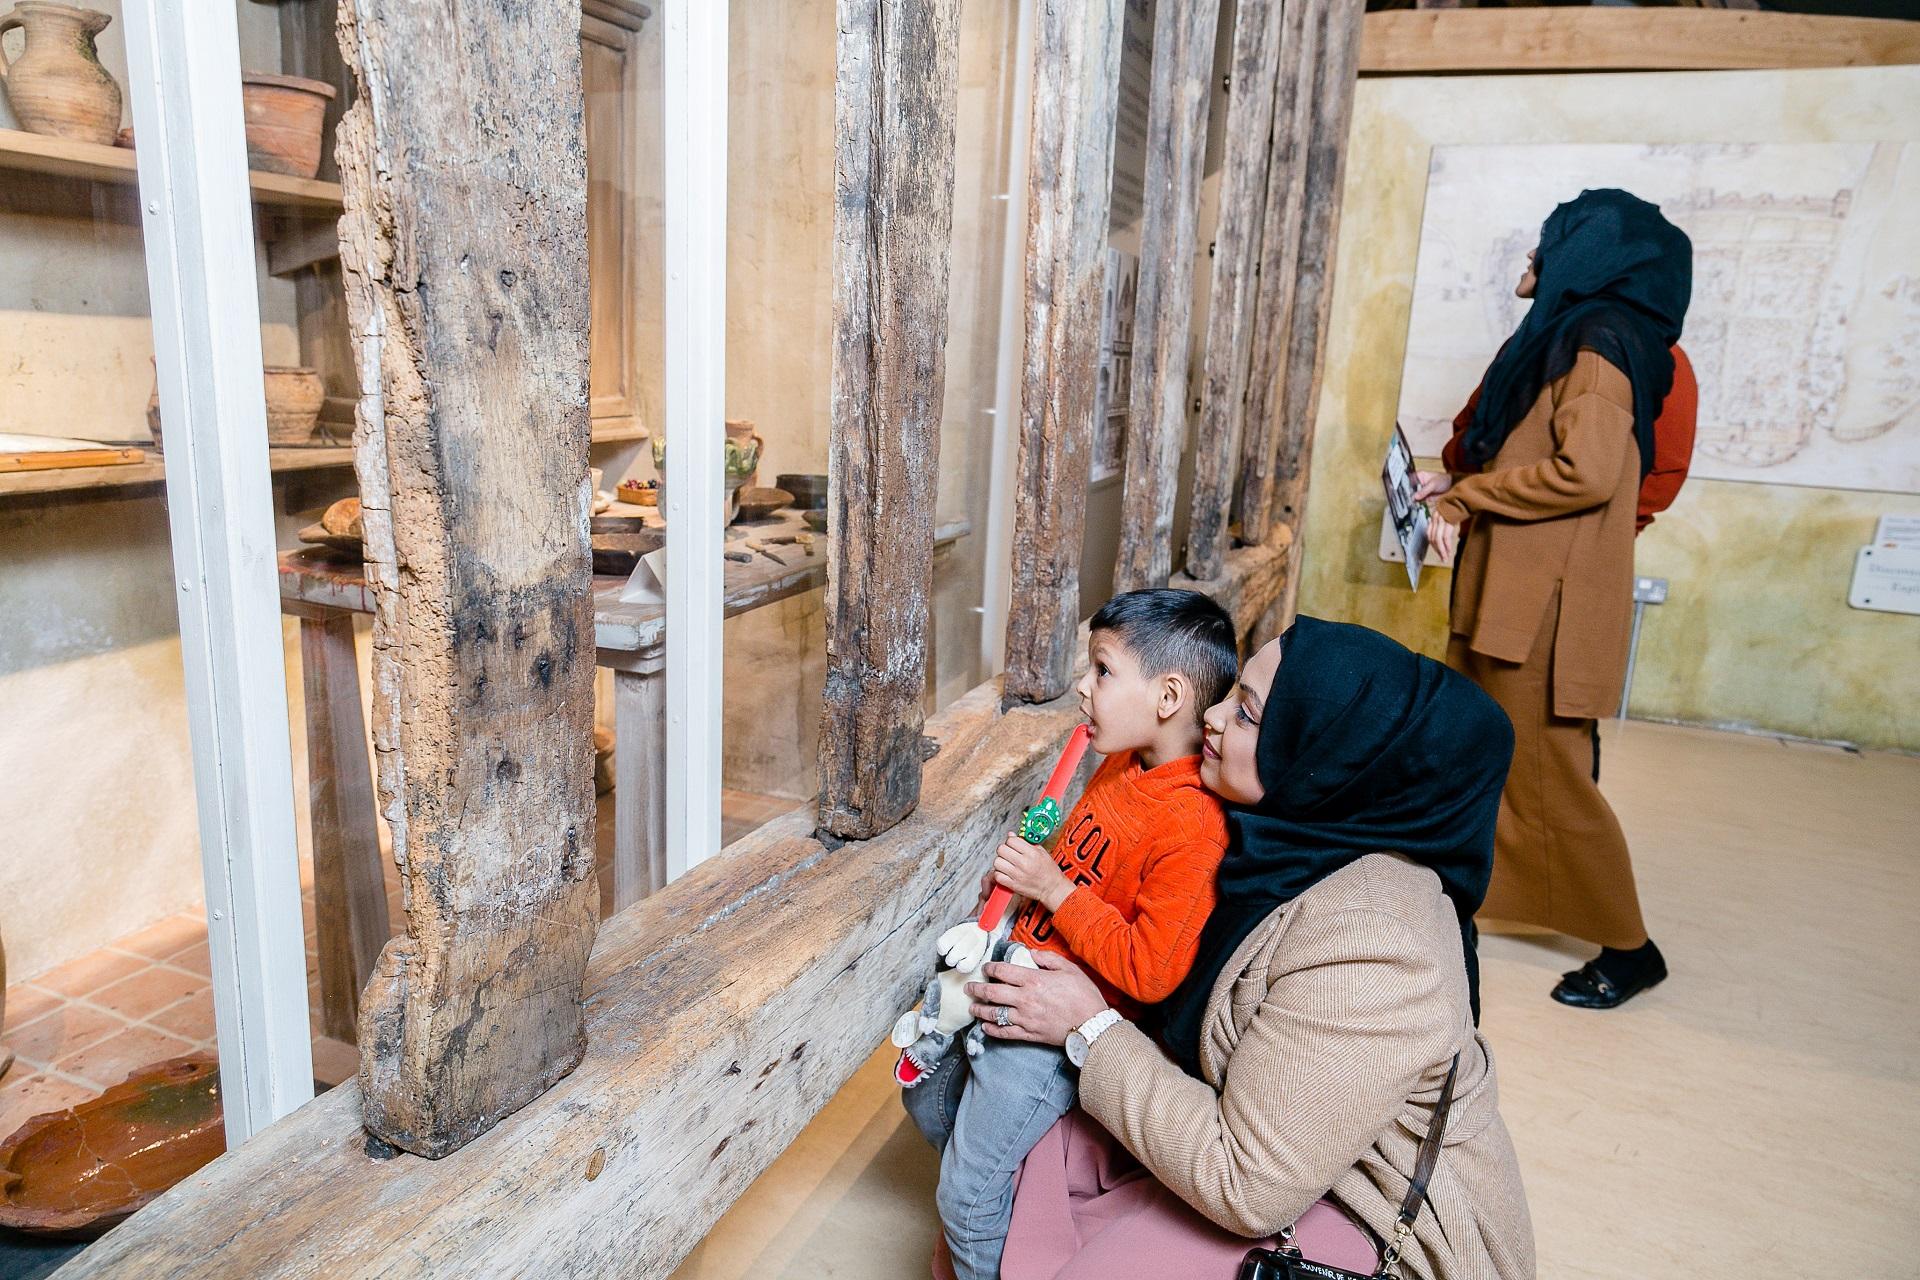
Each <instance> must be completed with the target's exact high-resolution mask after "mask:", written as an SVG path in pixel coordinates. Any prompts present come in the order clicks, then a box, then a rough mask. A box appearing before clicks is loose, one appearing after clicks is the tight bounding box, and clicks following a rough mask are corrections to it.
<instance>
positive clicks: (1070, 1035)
mask: <svg viewBox="0 0 1920 1280" xmlns="http://www.w3.org/2000/svg"><path fill="white" fill-rule="evenodd" d="M1118 1021H1120V1011H1119V1010H1118V1009H1102V1010H1101V1011H1100V1012H1098V1013H1096V1014H1094V1015H1093V1016H1092V1017H1091V1018H1088V1019H1087V1020H1086V1021H1085V1022H1083V1023H1081V1024H1080V1025H1079V1026H1077V1027H1075V1028H1074V1029H1073V1030H1071V1031H1069V1032H1067V1061H1068V1062H1071V1063H1072V1064H1073V1065H1074V1066H1075V1067H1084V1066H1086V1065H1087V1050H1089V1049H1091V1048H1093V1042H1094V1041H1095V1040H1098V1039H1099V1038H1100V1033H1101V1032H1103V1031H1105V1030H1106V1029H1107V1028H1108V1027H1110V1026H1112V1025H1113V1024H1114V1023H1116V1022H1118Z"/></svg>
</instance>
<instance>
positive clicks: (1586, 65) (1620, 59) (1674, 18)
mask: <svg viewBox="0 0 1920 1280" xmlns="http://www.w3.org/2000/svg"><path fill="white" fill-rule="evenodd" d="M1363 25H1364V29H1365V34H1364V35H1363V37H1362V39H1361V44H1360V72H1361V74H1362V75H1430V74H1433V73H1435V72H1449V71H1452V72H1483V73H1484V72H1503V71H1521V72H1541V71H1723V70H1760V69H1766V68H1773V67H1874V66H1893V65H1905V64H1910V63H1920V22H1903V21H1899V20H1897V19H1893V18H1840V17H1828V16H1825V15H1821V14H1808V13H1767V12H1743V11H1740V10H1736V9H1678V8H1675V9H1627V8H1617V9H1616V8H1567V7H1555V8H1544V9H1543V8H1528V9H1457V10H1440V9H1421V10H1411V9H1402V10H1396V11H1392V12H1385V13H1370V14H1368V15H1367V16H1366V20H1365V23H1364V24H1363Z"/></svg>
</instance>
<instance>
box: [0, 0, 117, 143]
mask: <svg viewBox="0 0 1920 1280" xmlns="http://www.w3.org/2000/svg"><path fill="white" fill-rule="evenodd" d="M112 21H113V17H112V15H111V14H105V13H100V12H98V11H97V10H93V9H78V8H75V7H74V6H72V5H65V4H50V3H47V0H20V3H19V4H16V5H15V6H13V12H11V13H9V14H8V15H7V16H6V17H5V18H4V19H0V82H4V83H5V84H6V86H7V101H8V103H9V104H10V105H11V106H12V107H13V114H14V115H16V116H18V117H19V118H20V124H21V127H22V128H24V129H26V130H27V131H28V132H29V133H46V134H52V135H53V136H54V137H56V138H71V139H73V140H74V141H76V142H98V143H100V144H101V145H103V146H112V145H113V139H114V136H115V135H116V134H118V133H119V132H120V86H119V85H118V84H117V83H115V81H114V78H113V76H112V75H110V74H109V73H108V72H107V69H106V68H105V67H103V66H101V65H100V55H99V53H98V52H97V51H96V50H95V49H94V47H93V38H94V37H95V36H97V35H99V34H100V33H101V32H102V31H104V30H105V29H106V26H107V24H108V23H109V22H112ZM15 27H20V28H22V29H23V30H24V31H25V32H26V33H27V41H26V49H25V51H24V52H23V53H21V55H20V56H19V57H17V58H15V59H13V60H12V61H11V62H9V61H8V59H7V56H6V53H5V50H4V44H5V37H6V34H7V32H9V31H11V30H13V29H14V28H15Z"/></svg>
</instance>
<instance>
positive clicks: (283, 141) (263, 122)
mask: <svg viewBox="0 0 1920 1280" xmlns="http://www.w3.org/2000/svg"><path fill="white" fill-rule="evenodd" d="M240 83H241V89H240V105H241V107H242V109H243V110H244V111H245V112H246V117H247V167H248V168H249V169H258V170H259V171H260V172H262V173H290V174H292V175H293V176H294V177H296V178H311V177H313V176H314V175H315V174H316V173H319V172H320V129H321V126H322V125H323V124H324V123H325V122H326V116H327V104H328V103H329V102H331V101H333V97H334V88H333V86H332V85H330V84H328V83H326V82H325V81H324V80H304V79H302V78H301V77H299V76H276V75H268V74H267V73H265V72H262V71H249V72H247V73H246V74H245V75H243V76H241V77H240Z"/></svg>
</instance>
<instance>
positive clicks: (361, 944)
mask: <svg viewBox="0 0 1920 1280" xmlns="http://www.w3.org/2000/svg"><path fill="white" fill-rule="evenodd" d="M296 612H298V614H299V617H300V674H301V679H302V687H303V688H304V689H305V691H306V708H307V715H306V720H307V811H308V813H309V814H311V815H312V819H311V826H312V831H313V915H314V924H315V926H316V928H317V930H318V935H319V936H318V941H317V944H316V945H317V949H318V951H319V957H320V1029H321V1030H322V1031H323V1032H325V1033H326V1034H327V1035H329V1036H332V1037H333V1038H334V1039H335V1040H341V1041H344V1042H346V1043H347V1044H352V1043H353V1042H354V1039H355V1037H356V1036H357V1035H358V1031H357V1030H356V1028H357V1027H358V1025H359V1021H360V992H361V991H362V990H363V989H365V987H366V985H367V983H368V982H369V981H370V980H371V979H372V977H373V967H374V964H375V963H376V962H377V961H378V960H379V958H380V948H381V947H383V946H385V945H386V941H387V937H388V935H389V934H390V933H391V932H392V930H391V928H390V925H389V921H388V918H387V886H386V881H385V879H384V877H383V876H382V875H381V862H380V833H379V829H378V828H377V827H376V826H375V825H374V816H373V813H374V809H373V772H372V769H371V768H370V767H369V765H368V763H367V739H366V722H365V721H364V720H363V719H362V718H361V710H360V664H359V661H358V658H357V656H356V654H355V652H354V644H353V617H352V615H350V614H345V613H341V612H339V611H337V610H332V609H326V610H321V609H310V608H307V607H302V608H300V609H298V610H297V611H296Z"/></svg>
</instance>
